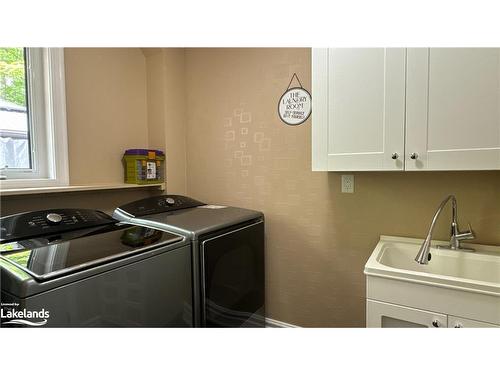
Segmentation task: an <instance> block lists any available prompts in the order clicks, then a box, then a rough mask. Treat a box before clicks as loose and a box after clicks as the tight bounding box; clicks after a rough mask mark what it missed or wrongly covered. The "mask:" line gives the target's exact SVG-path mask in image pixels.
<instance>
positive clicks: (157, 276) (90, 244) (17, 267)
mask: <svg viewBox="0 0 500 375" xmlns="http://www.w3.org/2000/svg"><path fill="white" fill-rule="evenodd" d="M191 263H192V260H191V247H190V241H189V240H188V239H187V238H186V237H185V236H182V235H180V234H174V233H170V232H168V231H164V230H161V229H158V228H150V227H147V226H142V225H134V224H130V223H120V222H118V221H116V220H114V219H113V218H111V216H109V215H106V214H105V213H103V212H100V211H94V210H86V209H53V210H48V211H36V212H27V213H22V214H16V215H11V216H6V217H3V218H1V220H0V276H1V278H0V280H1V283H0V286H1V299H0V305H1V306H0V308H1V318H2V319H1V323H0V324H1V326H2V328H3V327H20V326H45V327H191V326H193V309H192V299H193V297H192V276H191Z"/></svg>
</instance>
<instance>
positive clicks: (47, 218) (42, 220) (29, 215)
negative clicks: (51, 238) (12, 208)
mask: <svg viewBox="0 0 500 375" xmlns="http://www.w3.org/2000/svg"><path fill="white" fill-rule="evenodd" d="M116 222H117V221H116V220H115V219H113V218H112V217H111V216H109V215H106V214H105V213H104V212H102V211H97V210H88V209H53V210H43V211H32V212H24V213H21V214H15V215H10V216H6V217H3V218H1V219H0V242H2V243H3V242H9V241H14V240H18V239H21V238H34V237H39V236H44V235H47V234H54V233H59V232H64V231H67V230H75V229H84V228H89V227H94V226H98V225H105V224H112V223H116Z"/></svg>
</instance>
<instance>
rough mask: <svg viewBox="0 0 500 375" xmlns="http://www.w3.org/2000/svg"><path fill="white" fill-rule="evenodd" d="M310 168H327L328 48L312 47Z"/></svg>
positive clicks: (319, 169) (320, 169) (321, 169)
mask: <svg viewBox="0 0 500 375" xmlns="http://www.w3.org/2000/svg"><path fill="white" fill-rule="evenodd" d="M311 53H312V56H311V58H312V90H311V95H312V130H311V133H312V147H311V150H312V170H313V171H327V170H328V136H327V135H328V49H327V48H313V49H312V52H311Z"/></svg>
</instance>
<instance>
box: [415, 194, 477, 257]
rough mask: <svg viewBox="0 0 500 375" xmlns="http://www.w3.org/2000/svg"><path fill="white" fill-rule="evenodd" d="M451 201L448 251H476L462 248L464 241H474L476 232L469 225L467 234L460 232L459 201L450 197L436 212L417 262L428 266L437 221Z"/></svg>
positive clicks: (452, 196)
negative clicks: (458, 218) (461, 243)
mask: <svg viewBox="0 0 500 375" xmlns="http://www.w3.org/2000/svg"><path fill="white" fill-rule="evenodd" d="M449 201H451V208H452V212H451V238H450V245H449V246H448V247H445V248H448V249H452V250H463V251H474V250H473V249H465V248H462V247H460V241H462V240H472V239H474V238H475V237H474V232H473V231H472V228H471V227H470V224H469V230H467V231H465V232H460V230H459V229H458V220H457V199H456V198H455V196H454V195H448V196H447V197H446V198H445V199H444V200H443V201H442V202H441V204H440V205H439V207H438V209H437V210H436V213H435V214H434V217H433V218H432V222H431V226H430V227H429V232H428V233H427V236H426V237H425V240H424V242H423V243H422V246H420V250H419V251H418V254H417V256H416V257H415V261H416V262H417V263H420V264H427V263H429V260H431V254H430V251H431V239H432V233H433V231H434V227H435V225H436V221H437V219H438V218H439V215H441V212H442V211H443V208H444V206H446V204H447V203H448V202H449Z"/></svg>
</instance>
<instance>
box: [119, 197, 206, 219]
mask: <svg viewBox="0 0 500 375" xmlns="http://www.w3.org/2000/svg"><path fill="white" fill-rule="evenodd" d="M204 205H205V203H202V202H199V201H197V200H196V199H193V198H189V197H185V196H183V195H160V196H157V197H149V198H145V199H140V200H138V201H134V202H131V203H128V204H125V205H123V206H120V207H119V208H118V209H119V210H120V211H122V212H125V213H127V214H128V215H131V216H133V217H139V216H144V215H151V214H158V213H162V212H169V211H176V210H182V209H185V208H192V207H198V206H204Z"/></svg>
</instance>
